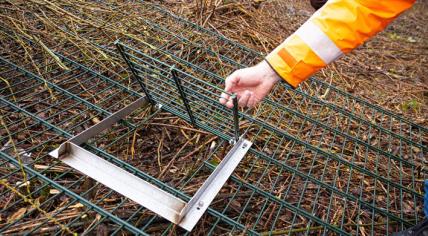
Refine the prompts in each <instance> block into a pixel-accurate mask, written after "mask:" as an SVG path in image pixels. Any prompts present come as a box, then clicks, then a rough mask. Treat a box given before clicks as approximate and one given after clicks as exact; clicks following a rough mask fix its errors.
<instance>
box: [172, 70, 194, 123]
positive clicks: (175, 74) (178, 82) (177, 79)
mask: <svg viewBox="0 0 428 236" xmlns="http://www.w3.org/2000/svg"><path fill="white" fill-rule="evenodd" d="M171 74H172V78H173V79H174V82H175V84H176V85H177V89H178V92H179V93H180V97H181V99H182V100H183V103H184V106H185V107H186V110H187V114H188V115H189V118H190V121H191V123H192V125H193V127H195V128H197V127H198V126H197V125H196V121H195V117H194V116H193V113H192V110H191V108H190V104H189V102H188V101H187V97H186V93H185V92H184V89H183V86H182V85H181V80H180V79H179V78H178V74H177V70H176V69H175V66H173V67H172V68H171Z"/></svg>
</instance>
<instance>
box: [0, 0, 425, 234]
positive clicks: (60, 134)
mask: <svg viewBox="0 0 428 236" xmlns="http://www.w3.org/2000/svg"><path fill="white" fill-rule="evenodd" d="M55 3H58V4H57V5H55ZM90 6H91V7H94V6H95V7H96V8H92V9H101V10H92V11H91V10H88V9H89V8H88V9H86V11H85V9H83V10H82V9H80V10H76V9H74V8H72V7H71V6H70V5H68V4H67V3H66V2H62V1H53V2H52V3H51V4H29V5H27V6H25V9H26V10H25V12H26V13H27V14H28V16H27V17H29V18H31V19H34V22H36V23H34V25H25V27H23V26H24V24H23V25H21V26H20V25H19V24H18V23H17V22H14V23H15V29H12V28H13V27H11V25H14V24H9V25H7V24H6V23H7V20H5V21H4V22H2V23H1V24H2V25H1V33H0V36H1V40H0V44H1V46H2V47H1V48H2V50H1V53H0V56H1V57H0V84H1V87H0V94H1V97H0V112H1V126H2V128H1V129H0V130H1V131H0V132H1V138H0V144H1V146H0V149H1V151H0V176H1V177H0V179H1V181H2V182H1V185H0V186H1V187H0V191H1V195H2V196H5V197H4V198H3V200H2V201H3V202H2V205H3V207H2V208H1V210H0V218H1V220H0V233H1V234H17V233H18V234H30V233H33V234H35V233H49V234H63V233H84V234H89V233H98V234H123V233H127V232H128V233H134V234H165V235H166V234H169V233H171V231H172V232H176V233H178V234H181V233H185V232H184V231H182V230H181V229H179V228H176V227H174V225H172V224H170V223H168V222H167V221H165V220H163V219H162V218H160V217H158V216H156V215H154V214H153V213H151V212H150V211H147V210H146V209H144V208H143V207H140V206H139V205H138V204H135V203H133V202H132V201H130V200H129V199H126V198H124V197H121V196H120V195H119V194H117V193H116V192H114V191H112V190H110V189H108V188H106V187H105V186H103V185H101V184H99V183H96V182H94V181H93V180H91V179H89V178H87V177H85V176H84V175H82V174H80V173H78V172H76V171H73V170H72V169H70V168H69V167H66V166H65V165H63V164H62V163H61V162H59V161H57V160H56V159H53V158H51V157H49V156H48V155H47V153H49V151H51V150H53V149H55V148H56V147H58V145H59V144H60V143H62V142H63V141H65V140H66V139H68V138H70V137H72V136H73V135H75V134H77V133H79V132H81V131H83V130H85V129H86V128H88V127H90V126H91V125H93V124H94V123H97V122H98V121H99V120H101V119H103V118H105V117H107V116H108V115H110V114H112V113H113V112H115V111H117V110H119V109H120V108H122V107H124V106H125V105H127V104H130V103H131V102H133V101H135V100H136V99H138V98H140V97H141V96H142V95H143V94H144V91H143V90H142V89H141V87H140V84H139V82H138V80H136V79H135V78H132V77H130V76H129V74H128V72H130V70H129V69H128V67H127V65H126V63H125V61H124V60H123V59H122V57H121V56H120V54H119V52H118V51H117V49H116V47H115V45H114V42H115V41H116V40H117V39H120V42H122V44H121V45H122V46H123V48H124V53H125V54H126V55H128V57H129V58H130V60H129V61H130V62H131V63H132V64H131V65H132V66H133V67H134V68H135V69H137V70H138V71H137V72H138V75H139V76H140V77H141V78H142V79H143V80H144V82H145V83H146V84H147V85H148V93H149V94H152V95H153V96H154V99H155V100H156V101H157V102H160V103H162V104H164V105H165V106H164V107H163V109H164V110H165V111H167V112H168V113H163V112H160V111H158V112H155V113H153V111H151V110H150V109H140V110H138V111H137V112H135V113H134V114H132V115H131V116H130V118H129V119H126V120H124V121H122V122H120V123H118V124H117V125H115V126H114V127H113V128H112V129H111V130H109V131H107V132H105V133H102V134H101V135H99V136H98V137H96V138H94V139H92V140H91V141H90V142H89V144H88V145H86V146H85V148H87V149H88V150H90V151H91V152H94V153H96V154H97V155H99V156H101V157H103V158H105V159H106V160H108V161H110V162H111V163H114V164H115V165H117V166H120V167H121V168H124V169H126V170H127V171H129V172H131V173H133V174H135V175H137V176H138V177H140V178H143V179H144V180H146V181H149V182H150V183H152V184H154V185H156V186H157V187H159V188H161V189H163V190H165V191H167V192H169V193H171V194H174V195H176V196H178V197H179V198H182V199H183V200H186V201H187V200H189V196H192V194H193V193H194V191H195V190H196V189H197V186H199V185H200V184H201V181H202V180H203V179H205V178H206V177H207V176H209V174H210V173H211V172H212V171H213V169H214V168H215V167H216V165H217V164H218V161H219V158H220V159H221V158H222V157H223V156H224V153H225V151H226V150H227V149H228V148H229V145H228V141H229V140H230V139H231V138H232V137H233V136H234V127H233V124H234V123H233V122H234V120H233V114H232V110H228V109H226V108H224V107H221V106H220V105H219V104H218V102H217V99H218V95H219V92H220V91H221V88H222V86H223V82H224V80H223V78H224V76H226V75H227V74H229V73H230V72H232V71H233V70H235V69H238V68H241V67H245V66H249V65H252V64H253V63H255V62H257V61H260V60H261V59H262V55H261V54H259V53H258V52H256V51H253V50H251V49H248V48H246V47H244V46H242V45H240V44H237V43H235V42H232V41H230V40H228V39H226V38H225V37H223V36H221V35H220V34H218V33H214V32H211V31H208V30H206V29H203V28H201V27H199V26H197V25H195V24H193V23H191V22H189V21H186V20H184V19H182V18H180V17H177V16H175V15H173V14H172V13H170V12H168V11H166V10H164V9H163V8H161V7H159V6H157V5H153V4H150V3H144V2H127V3H116V2H107V1H106V2H103V1H95V2H91V5H90ZM21 8H23V6H21ZM7 9H9V8H2V10H1V11H6V13H10V12H7V11H8V10H7ZM107 10H109V11H110V10H111V11H114V12H115V14H105V11H107ZM64 12H66V13H67V14H72V15H73V20H72V21H70V22H69V21H67V18H66V17H62V18H63V19H61V17H59V18H57V16H58V15H63V14H64ZM134 13H135V15H134ZM49 19H59V20H57V21H55V24H54V25H52V24H50V23H49V22H51V21H49ZM79 19H80V20H79ZM101 25H102V27H99V26H101ZM52 27H53V28H52ZM16 28H18V29H21V30H16ZM51 28H52V29H55V30H49V29H51ZM29 33H31V34H29ZM40 42H44V43H42V44H43V45H44V47H43V46H41V43H40ZM45 44H46V45H45ZM46 48H48V49H46ZM28 54H29V55H31V56H30V57H27V55H28ZM22 55H26V56H25V57H23V56H22ZM28 58H30V59H28ZM171 68H174V69H173V70H174V71H176V73H177V77H178V79H179V80H180V81H181V83H182V85H183V88H184V90H185V94H186V97H187V99H188V103H189V105H190V109H191V110H192V114H193V116H194V121H195V122H194V127H192V126H189V125H188V126H187V128H186V132H187V133H186V132H184V134H183V131H182V129H180V128H178V125H174V124H170V123H168V120H169V119H172V118H171V115H169V113H172V114H174V115H175V116H178V117H180V118H182V119H183V120H186V121H187V122H188V123H189V124H190V123H193V122H192V119H191V118H190V117H191V116H190V115H189V112H188V110H187V108H186V106H185V102H184V101H183V100H182V96H180V94H179V91H178V90H177V84H176V82H175V81H174V78H173V75H172V73H171ZM192 91H193V92H192ZM202 98H203V99H202ZM239 117H240V128H241V130H240V133H245V135H246V137H247V138H248V139H250V140H251V141H252V142H253V146H252V148H251V149H250V152H249V154H248V155H247V156H246V157H245V158H244V160H243V161H242V162H241V163H240V165H239V166H238V168H237V169H236V170H235V172H234V174H233V175H232V176H231V178H230V180H229V181H228V182H227V184H226V185H225V186H224V187H223V189H222V191H221V192H220V193H219V195H218V196H217V197H216V199H215V200H214V201H213V203H212V204H211V206H210V208H209V209H208V211H207V213H206V215H205V216H204V217H203V219H202V220H201V221H200V223H199V224H198V225H197V227H196V229H194V231H193V232H194V233H197V232H204V233H206V234H226V233H231V234H239V233H243V232H245V233H248V234H262V235H265V234H289V235H291V234H294V233H300V234H363V235H364V234H368V233H370V234H382V235H384V234H390V233H392V232H394V231H398V230H401V229H404V228H406V227H408V226H410V225H413V224H415V223H417V222H419V221H420V220H421V219H422V217H423V215H422V214H423V213H422V204H423V203H422V201H423V200H422V195H423V192H422V191H423V190H422V188H423V186H422V185H423V183H422V181H423V179H427V178H428V171H427V169H426V168H425V166H426V165H427V162H426V161H427V160H426V158H427V151H428V148H427V143H428V129H427V128H426V127H423V126H420V125H417V124H414V123H412V122H410V121H407V120H405V119H404V118H402V117H400V116H398V115H395V114H393V113H391V112H389V111H386V110H384V109H382V108H380V107H378V106H375V105H372V104H370V103H368V102H366V101H364V100H362V99H359V98H357V97H354V96H352V95H350V94H348V93H346V92H343V91H341V90H339V89H337V88H336V87H334V86H332V85H329V84H327V83H325V82H323V81H319V80H317V79H315V78H313V79H311V80H309V81H308V82H307V83H306V84H305V85H304V86H302V87H301V88H299V89H297V90H292V89H291V88H289V87H288V86H287V85H286V84H279V85H278V86H276V87H275V88H274V90H273V92H272V94H271V95H270V96H269V97H268V98H267V99H265V100H264V102H263V103H262V104H261V105H259V106H258V107H257V108H256V109H254V110H249V111H240V112H239ZM160 125H162V126H160ZM159 127H168V131H167V132H168V133H167V134H168V135H166V136H170V137H167V138H165V139H170V140H174V142H173V143H176V145H174V146H171V147H167V148H166V147H164V148H162V149H161V150H159V149H158V143H157V142H153V140H154V139H155V137H156V135H157V133H161V131H162V129H160V128H159ZM162 132H163V131H162ZM212 134H213V135H212ZM193 136H194V137H196V138H195V139H193V140H192V139H189V137H193ZM196 139H201V141H199V142H198V143H197V142H196V141H195V140H196ZM188 140H191V141H188ZM213 140H216V142H214V141H213ZM202 144H203V145H202ZM183 146H186V148H189V150H196V151H191V152H190V153H189V154H187V155H186V154H184V155H185V157H182V156H177V155H174V154H175V153H180V152H182V148H181V147H183ZM146 152H149V153H150V152H162V153H163V158H164V159H163V160H159V159H156V158H154V159H153V158H151V157H150V156H147V155H146V156H139V153H146ZM173 167H174V168H173Z"/></svg>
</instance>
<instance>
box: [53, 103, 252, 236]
mask: <svg viewBox="0 0 428 236" xmlns="http://www.w3.org/2000/svg"><path fill="white" fill-rule="evenodd" d="M148 104H149V102H148V101H147V99H146V98H140V99H138V100H137V101H135V102H133V103H132V104H130V105H128V106H126V107H125V108H123V109H121V110H119V111H117V112H116V113H114V114H112V115H111V116H109V117H107V118H105V119H104V120H102V121H101V122H100V123H98V124H96V125H94V126H92V127H90V128H89V129H87V130H85V131H83V132H81V133H80V134H78V135H76V136H74V137H73V138H71V139H69V140H68V141H66V142H64V143H63V144H61V145H60V146H59V147H58V148H57V149H55V150H53V151H52V152H50V153H49V155H51V156H52V157H54V158H58V159H60V160H61V161H62V162H64V163H66V164H67V165H69V166H71V167H73V168H74V169H76V170H78V171H80V172H82V173H83V174H85V175H87V176H89V177H91V178H93V179H95V180H96V181H98V182H100V183H102V184H104V185H105V186H107V187H109V188H111V189H113V190H114V191H116V192H118V193H120V194H122V195H123V196H125V197H127V198H129V199H131V200H133V201H135V202H136V203H138V204H140V205H142V206H143V207H145V208H147V209H149V210H151V211H153V212H155V213H156V214H158V215H160V216H162V217H163V218H165V219H167V220H169V221H170V222H172V223H174V224H178V225H179V226H180V227H182V228H184V229H185V230H187V231H191V230H192V229H193V227H194V226H195V225H196V224H197V223H198V221H199V219H200V218H201V217H202V215H203V214H204V212H205V211H206V209H207V208H208V206H209V205H210V204H211V202H212V201H213V200H214V198H215V196H216V195H217V193H218V192H219V191H220V189H221V188H222V187H223V185H224V183H225V182H226V181H227V179H228V178H229V176H230V175H231V174H232V172H233V171H234V170H235V168H236V166H238V164H239V162H240V161H241V160H242V158H243V157H244V156H245V154H246V153H247V152H248V150H249V149H250V147H251V145H252V143H251V142H250V141H248V140H246V139H243V138H242V137H241V138H240V139H239V140H238V141H237V142H236V143H235V144H234V146H233V147H232V149H231V150H230V151H229V152H228V153H227V155H226V156H225V157H224V159H223V160H222V161H221V162H220V164H219V165H218V166H217V167H216V169H215V170H214V171H213V173H212V174H211V175H210V176H209V177H208V178H207V180H206V181H205V182H204V183H203V185H202V186H201V188H200V189H199V190H198V191H197V192H196V194H195V195H194V196H193V197H192V198H191V199H190V201H189V202H187V203H186V202H184V201H183V200H181V199H179V198H177V197H175V196H173V195H171V194H170V193H168V192H165V191H163V190H161V189H159V188H158V187H156V186H155V185H153V184H151V183H149V182H147V181H145V180H143V179H140V178H138V177H137V176H135V175H133V174H132V173H129V172H127V171H126V170H124V169H122V168H120V167H118V166H116V165H114V164H112V163H110V162H108V161H106V160H105V159H103V158H101V157H99V156H97V155H95V154H93V153H91V152H89V151H87V150H85V149H84V148H82V147H80V146H79V145H80V144H82V143H85V142H86V141H87V140H88V139H90V138H91V137H94V136H95V135H97V134H99V133H100V132H101V131H103V130H105V129H107V128H109V127H110V126H111V125H113V124H114V123H116V122H118V121H119V120H121V119H122V118H124V117H125V116H127V115H129V114H131V113H132V112H133V111H134V110H135V109H137V108H139V107H141V106H147V105H148Z"/></svg>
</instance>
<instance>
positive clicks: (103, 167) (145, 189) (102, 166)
mask: <svg viewBox="0 0 428 236" xmlns="http://www.w3.org/2000/svg"><path fill="white" fill-rule="evenodd" d="M61 146H64V150H65V153H66V154H67V155H61V156H60V155H53V154H55V153H51V155H52V156H53V157H55V158H59V159H61V161H62V162H64V163H66V164H67V165H69V166H71V167H73V168H74V169H76V170H78V171H80V172H82V173H83V174H85V175H87V176H89V177H91V178H93V179H95V180H96V181H98V182H100V183H102V184H104V185H105V186H107V187H109V188H111V189H113V190H115V191H116V192H118V193H121V194H122V195H124V196H126V197H128V198H129V199H131V200H133V201H135V202H137V203H139V204H141V205H143V206H144V207H146V208H147V209H149V210H151V211H153V212H156V213H157V214H159V215H160V216H162V217H163V218H165V219H167V220H169V221H171V222H173V223H178V222H179V218H180V217H179V215H180V212H181V210H182V209H183V208H184V206H185V205H186V203H185V202H184V201H183V200H181V199H179V198H177V197H175V196H173V195H171V194H169V193H167V192H165V191H163V190H161V189H159V188H157V187H156V186H154V185H152V184H150V183H149V182H147V181H144V180H142V179H140V178H138V177H137V176H135V175H133V174H131V173H129V172H128V171H126V170H124V169H122V168H120V167H118V166H116V165H114V164H112V163H110V162H108V161H106V160H104V159H102V158H101V157H98V156H97V155H95V154H93V153H91V152H89V151H87V150H85V149H83V148H81V147H79V146H78V145H76V144H74V143H71V142H66V143H64V144H63V145H61Z"/></svg>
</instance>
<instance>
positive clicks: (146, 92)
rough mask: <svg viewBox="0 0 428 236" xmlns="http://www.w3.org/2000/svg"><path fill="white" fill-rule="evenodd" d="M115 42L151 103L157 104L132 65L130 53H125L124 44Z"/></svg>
mask: <svg viewBox="0 0 428 236" xmlns="http://www.w3.org/2000/svg"><path fill="white" fill-rule="evenodd" d="M114 44H115V45H116V48H117V50H118V51H119V53H120V55H121V56H122V58H123V59H124V60H125V62H126V64H127V65H128V67H129V69H130V70H131V72H132V75H134V77H135V79H136V80H137V81H138V83H139V84H140V86H141V88H142V89H143V92H144V94H145V95H146V97H147V100H148V101H149V103H150V104H152V105H156V102H155V101H154V100H153V99H152V97H151V96H150V93H149V90H147V87H146V85H145V84H144V82H143V79H142V78H141V77H140V76H139V75H138V73H137V71H136V70H135V68H134V67H133V66H132V64H131V61H130V60H129V57H128V55H127V54H126V53H125V50H124V49H123V45H122V44H121V43H120V42H119V41H118V40H117V41H116V42H114Z"/></svg>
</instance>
